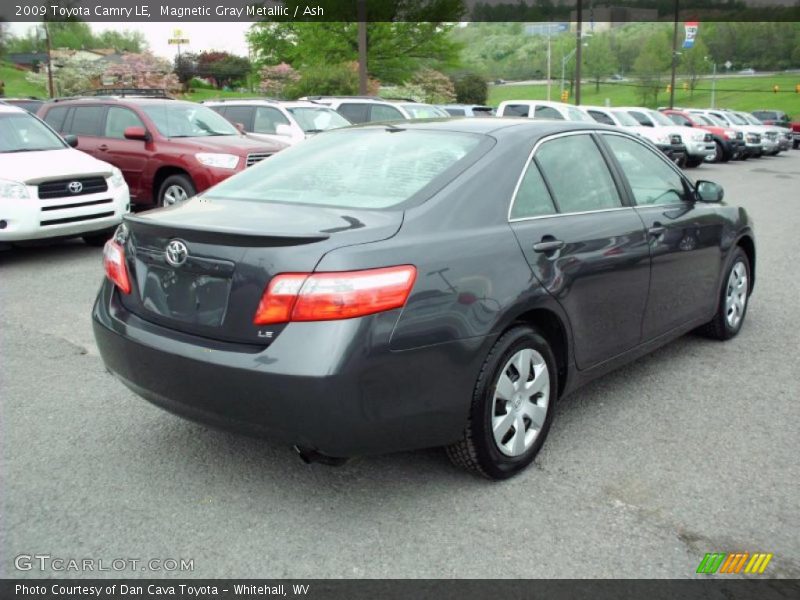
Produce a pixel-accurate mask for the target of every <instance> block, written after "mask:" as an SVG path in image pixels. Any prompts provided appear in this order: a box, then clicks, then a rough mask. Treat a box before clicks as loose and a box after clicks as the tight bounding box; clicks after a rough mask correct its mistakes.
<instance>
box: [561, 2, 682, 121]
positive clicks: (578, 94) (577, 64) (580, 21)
mask: <svg viewBox="0 0 800 600" xmlns="http://www.w3.org/2000/svg"><path fill="white" fill-rule="evenodd" d="M676 1H677V0H676ZM577 17H578V34H577V35H578V37H577V40H576V42H575V47H576V48H577V49H578V53H577V55H576V56H575V104H576V106H580V104H581V63H582V62H583V0H578V11H577Z"/></svg>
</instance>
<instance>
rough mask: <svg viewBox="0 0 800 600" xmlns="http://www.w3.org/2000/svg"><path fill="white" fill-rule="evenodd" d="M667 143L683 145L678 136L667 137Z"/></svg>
mask: <svg viewBox="0 0 800 600" xmlns="http://www.w3.org/2000/svg"><path fill="white" fill-rule="evenodd" d="M669 143H670V144H681V143H683V140H682V139H681V136H679V135H671V136H669Z"/></svg>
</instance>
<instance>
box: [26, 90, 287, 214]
mask: <svg viewBox="0 0 800 600" xmlns="http://www.w3.org/2000/svg"><path fill="white" fill-rule="evenodd" d="M38 115H39V117H41V118H42V119H44V120H45V121H46V122H47V123H48V124H49V125H50V126H51V127H52V128H53V129H55V130H56V131H58V132H59V133H61V134H62V135H75V136H76V137H77V138H78V149H80V150H83V151H84V152H86V153H88V154H91V155H92V156H94V157H95V158H98V159H100V160H104V161H106V162H109V163H111V164H112V165H114V166H116V167H118V168H119V169H120V170H121V171H122V174H123V175H124V177H125V181H127V183H128V186H129V187H130V192H131V202H132V203H134V204H136V205H139V206H142V205H144V206H152V205H155V206H167V205H170V204H174V203H176V202H180V201H183V200H186V199H187V198H190V197H191V196H194V195H195V194H196V193H198V192H202V191H203V190H205V189H207V188H209V187H211V186H212V185H214V184H216V183H219V182H220V181H222V180H223V179H227V178H228V177H230V176H231V175H233V174H234V173H237V172H238V171H241V170H242V169H245V168H247V167H249V166H251V165H253V164H255V163H257V162H258V161H260V160H263V159H265V158H268V157H270V156H272V155H273V154H274V153H276V152H278V151H280V150H282V149H283V148H285V147H286V144H283V143H281V142H264V141H255V140H253V139H250V138H248V137H246V136H244V135H243V134H242V133H240V132H239V130H237V129H236V128H235V127H234V126H233V125H231V123H230V122H229V121H227V120H226V119H225V118H224V117H222V116H221V115H219V114H218V113H216V112H214V111H213V110H211V109H210V108H207V107H205V106H201V105H200V104H195V103H193V102H183V101H180V100H172V99H168V98H148V97H132V98H125V97H108V96H103V97H84V98H71V99H63V100H61V99H59V100H54V101H52V102H48V103H46V104H45V105H44V106H42V107H41V108H40V109H39V111H38Z"/></svg>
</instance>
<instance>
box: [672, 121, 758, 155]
mask: <svg viewBox="0 0 800 600" xmlns="http://www.w3.org/2000/svg"><path fill="white" fill-rule="evenodd" d="M661 112H662V113H664V114H665V115H667V116H668V117H669V118H670V120H671V121H673V122H674V123H675V124H676V125H683V126H685V127H697V128H698V129H705V130H706V131H708V132H709V133H710V134H711V135H712V136H713V137H714V144H715V145H716V147H717V150H716V154H715V155H714V162H728V161H729V160H731V159H734V160H735V159H737V158H740V157H741V156H742V155H743V154H744V152H745V147H746V146H745V142H744V137H743V136H737V132H736V131H734V130H733V129H727V128H725V127H720V126H719V125H716V124H714V123H713V122H711V121H709V120H707V119H706V118H705V117H703V116H702V115H694V114H691V113H688V112H686V111H682V110H677V109H669V108H665V109H661Z"/></svg>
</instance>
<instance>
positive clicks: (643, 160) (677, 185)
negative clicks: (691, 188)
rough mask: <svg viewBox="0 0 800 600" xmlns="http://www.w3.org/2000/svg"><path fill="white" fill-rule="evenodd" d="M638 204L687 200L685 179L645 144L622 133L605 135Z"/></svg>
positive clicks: (673, 202)
mask: <svg viewBox="0 0 800 600" xmlns="http://www.w3.org/2000/svg"><path fill="white" fill-rule="evenodd" d="M603 139H605V141H606V142H607V143H608V146H609V148H611V152H612V153H613V154H614V156H615V157H616V159H617V161H618V162H619V164H620V166H621V167H622V171H623V173H624V174H625V177H626V178H627V180H628V183H629V184H630V186H631V190H633V197H634V199H635V200H636V204H637V205H638V206H652V205H655V204H675V203H678V202H683V201H684V200H685V199H686V187H685V186H684V183H683V178H682V177H681V176H680V175H678V173H676V172H675V170H674V169H673V168H672V167H671V166H670V165H669V164H667V163H666V162H665V161H664V159H662V158H661V157H660V156H658V155H657V154H656V153H655V152H653V151H651V150H650V149H649V148H646V147H645V146H644V145H642V144H640V143H638V142H636V141H634V140H631V139H628V138H625V137H622V136H619V135H605V136H604V138H603Z"/></svg>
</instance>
